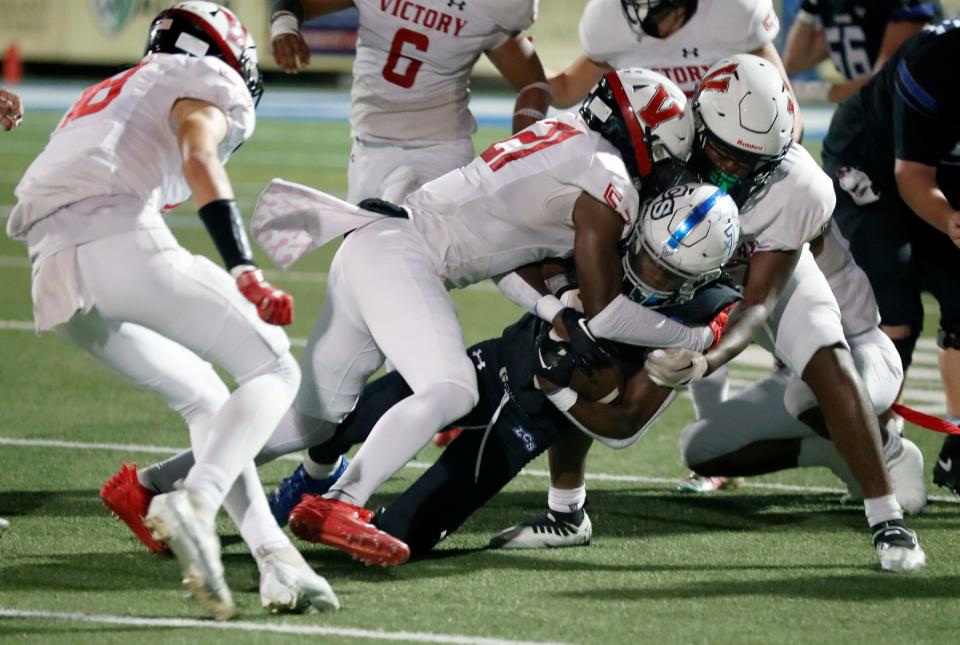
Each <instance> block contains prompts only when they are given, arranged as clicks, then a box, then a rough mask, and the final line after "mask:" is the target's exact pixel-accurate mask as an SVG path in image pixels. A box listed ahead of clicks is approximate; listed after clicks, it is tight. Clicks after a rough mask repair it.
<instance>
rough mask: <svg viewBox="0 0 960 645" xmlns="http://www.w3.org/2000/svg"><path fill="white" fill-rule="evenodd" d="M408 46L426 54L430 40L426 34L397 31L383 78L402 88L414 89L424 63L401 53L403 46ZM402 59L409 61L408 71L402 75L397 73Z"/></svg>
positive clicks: (407, 30) (384, 67) (404, 30)
mask: <svg viewBox="0 0 960 645" xmlns="http://www.w3.org/2000/svg"><path fill="white" fill-rule="evenodd" d="M407 44H409V45H412V46H413V48H414V49H416V50H417V51H418V52H426V51H427V48H428V47H430V39H429V38H427V37H426V36H425V35H424V34H421V33H419V32H416V31H411V30H410V29H398V30H397V33H396V35H395V36H394V37H393V42H392V43H390V53H389V54H388V55H387V62H386V64H384V66H383V77H384V78H385V79H387V80H388V81H390V82H391V83H393V84H394V85H399V86H400V87H413V83H414V82H415V81H416V80H417V72H418V71H420V66H421V65H423V62H421V61H419V60H417V59H415V58H410V57H409V56H404V55H403V53H401V50H402V49H403V46H404V45H407ZM400 59H404V60H406V61H409V64H408V65H407V69H406V71H404V72H403V73H402V74H401V73H399V72H397V64H399V63H400Z"/></svg>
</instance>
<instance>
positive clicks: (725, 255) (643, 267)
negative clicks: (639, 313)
mask: <svg viewBox="0 0 960 645" xmlns="http://www.w3.org/2000/svg"><path fill="white" fill-rule="evenodd" d="M739 236H740V217H739V211H738V209H737V205H736V204H735V203H734V201H733V199H732V198H731V197H730V196H729V195H728V194H727V193H726V191H724V190H723V189H721V188H717V187H716V186H713V185H711V184H701V183H685V184H679V185H677V186H673V187H672V188H668V189H667V190H665V191H663V192H662V193H660V194H659V195H657V196H656V197H654V198H653V199H649V200H647V201H646V202H645V203H644V205H643V208H642V210H641V214H640V220H639V222H638V223H637V226H636V227H635V228H634V230H633V232H632V233H631V235H630V240H629V242H628V244H627V252H626V254H625V255H624V256H623V273H624V287H625V288H624V292H625V293H627V295H628V297H629V298H630V299H632V300H634V301H636V302H639V303H640V304H642V305H645V306H662V305H667V304H678V303H682V302H686V301H688V300H690V298H692V297H693V294H694V292H696V290H697V289H698V288H699V287H700V286H702V285H704V284H706V283H707V282H710V281H712V280H715V279H717V278H718V277H720V268H721V267H722V266H723V265H724V264H726V263H727V262H729V260H730V258H731V257H732V256H733V252H734V250H735V249H736V247H737V240H738V239H739Z"/></svg>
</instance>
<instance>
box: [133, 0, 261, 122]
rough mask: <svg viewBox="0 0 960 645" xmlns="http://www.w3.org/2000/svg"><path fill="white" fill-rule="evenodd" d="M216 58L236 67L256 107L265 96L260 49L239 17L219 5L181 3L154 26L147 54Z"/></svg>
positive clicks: (197, 1) (196, 1)
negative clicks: (261, 97) (259, 57)
mask: <svg viewBox="0 0 960 645" xmlns="http://www.w3.org/2000/svg"><path fill="white" fill-rule="evenodd" d="M150 52H162V53H166V54H188V55H191V56H213V57H215V58H219V59H220V60H222V61H223V62H225V63H226V64H227V65H229V66H230V67H232V68H233V69H234V70H235V71H236V72H237V73H238V74H240V76H241V78H243V82H244V83H245V84H246V86H247V89H248V90H250V95H251V96H253V100H254V103H256V102H257V101H259V100H260V95H261V94H263V80H262V78H261V76H260V67H259V66H258V60H257V46H256V44H255V43H254V42H253V37H252V36H251V35H250V33H249V32H248V31H247V28H246V27H244V26H243V24H241V22H240V20H239V19H238V18H237V16H236V15H234V13H233V12H232V11H230V10H229V9H227V8H226V7H223V6H221V5H219V4H217V3H216V2H203V1H201V0H191V1H190V2H178V3H177V4H175V5H173V6H172V7H170V8H169V9H165V10H164V11H161V12H160V13H159V14H158V15H157V17H156V18H154V19H153V23H151V25H150V33H149V35H148V36H147V47H146V51H145V52H144V53H145V54H148V53H150Z"/></svg>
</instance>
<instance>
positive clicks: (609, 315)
mask: <svg viewBox="0 0 960 645" xmlns="http://www.w3.org/2000/svg"><path fill="white" fill-rule="evenodd" d="M588 324H589V327H590V331H591V332H592V333H593V334H594V335H595V336H597V337H599V338H606V339H608V340H612V341H615V342H618V343H626V344H628V345H640V346H642V347H652V348H653V347H685V348H686V349H692V350H694V351H697V352H702V351H703V350H705V349H706V348H707V347H709V346H710V344H711V343H712V342H713V332H711V331H710V330H709V329H708V328H706V327H687V326H686V325H683V324H681V323H678V322H677V321H675V320H673V319H671V318H667V317H666V316H664V315H663V314H661V313H659V312H657V311H654V310H653V309H647V308H646V307H644V306H642V305H639V304H637V303H636V302H633V301H632V300H630V299H629V298H627V297H626V296H624V295H622V294H621V295H619V296H617V297H616V298H614V300H613V301H612V302H611V303H610V304H608V305H607V306H606V307H604V308H603V310H602V311H601V312H600V313H598V314H597V315H596V316H594V317H593V318H591V319H590V322H589V323H588Z"/></svg>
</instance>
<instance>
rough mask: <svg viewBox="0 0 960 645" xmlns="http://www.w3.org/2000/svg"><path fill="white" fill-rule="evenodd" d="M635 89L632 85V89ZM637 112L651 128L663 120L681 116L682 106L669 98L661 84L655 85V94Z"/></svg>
mask: <svg viewBox="0 0 960 645" xmlns="http://www.w3.org/2000/svg"><path fill="white" fill-rule="evenodd" d="M636 89H637V88H636V87H634V91H636ZM637 114H638V115H639V116H640V118H641V119H642V120H643V123H644V124H645V125H646V126H647V127H649V128H650V129H653V128H655V127H657V126H658V125H660V124H661V123H663V122H664V121H668V120H670V119H674V118H678V117H680V116H683V108H682V107H681V106H680V105H679V103H677V101H675V100H673V99H671V97H670V95H669V94H668V93H667V89H666V88H665V87H664V86H663V85H657V92H656V94H654V95H653V98H651V99H650V101H649V102H648V103H647V104H646V105H645V106H643V109H641V110H640V111H639V112H638V113H637Z"/></svg>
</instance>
